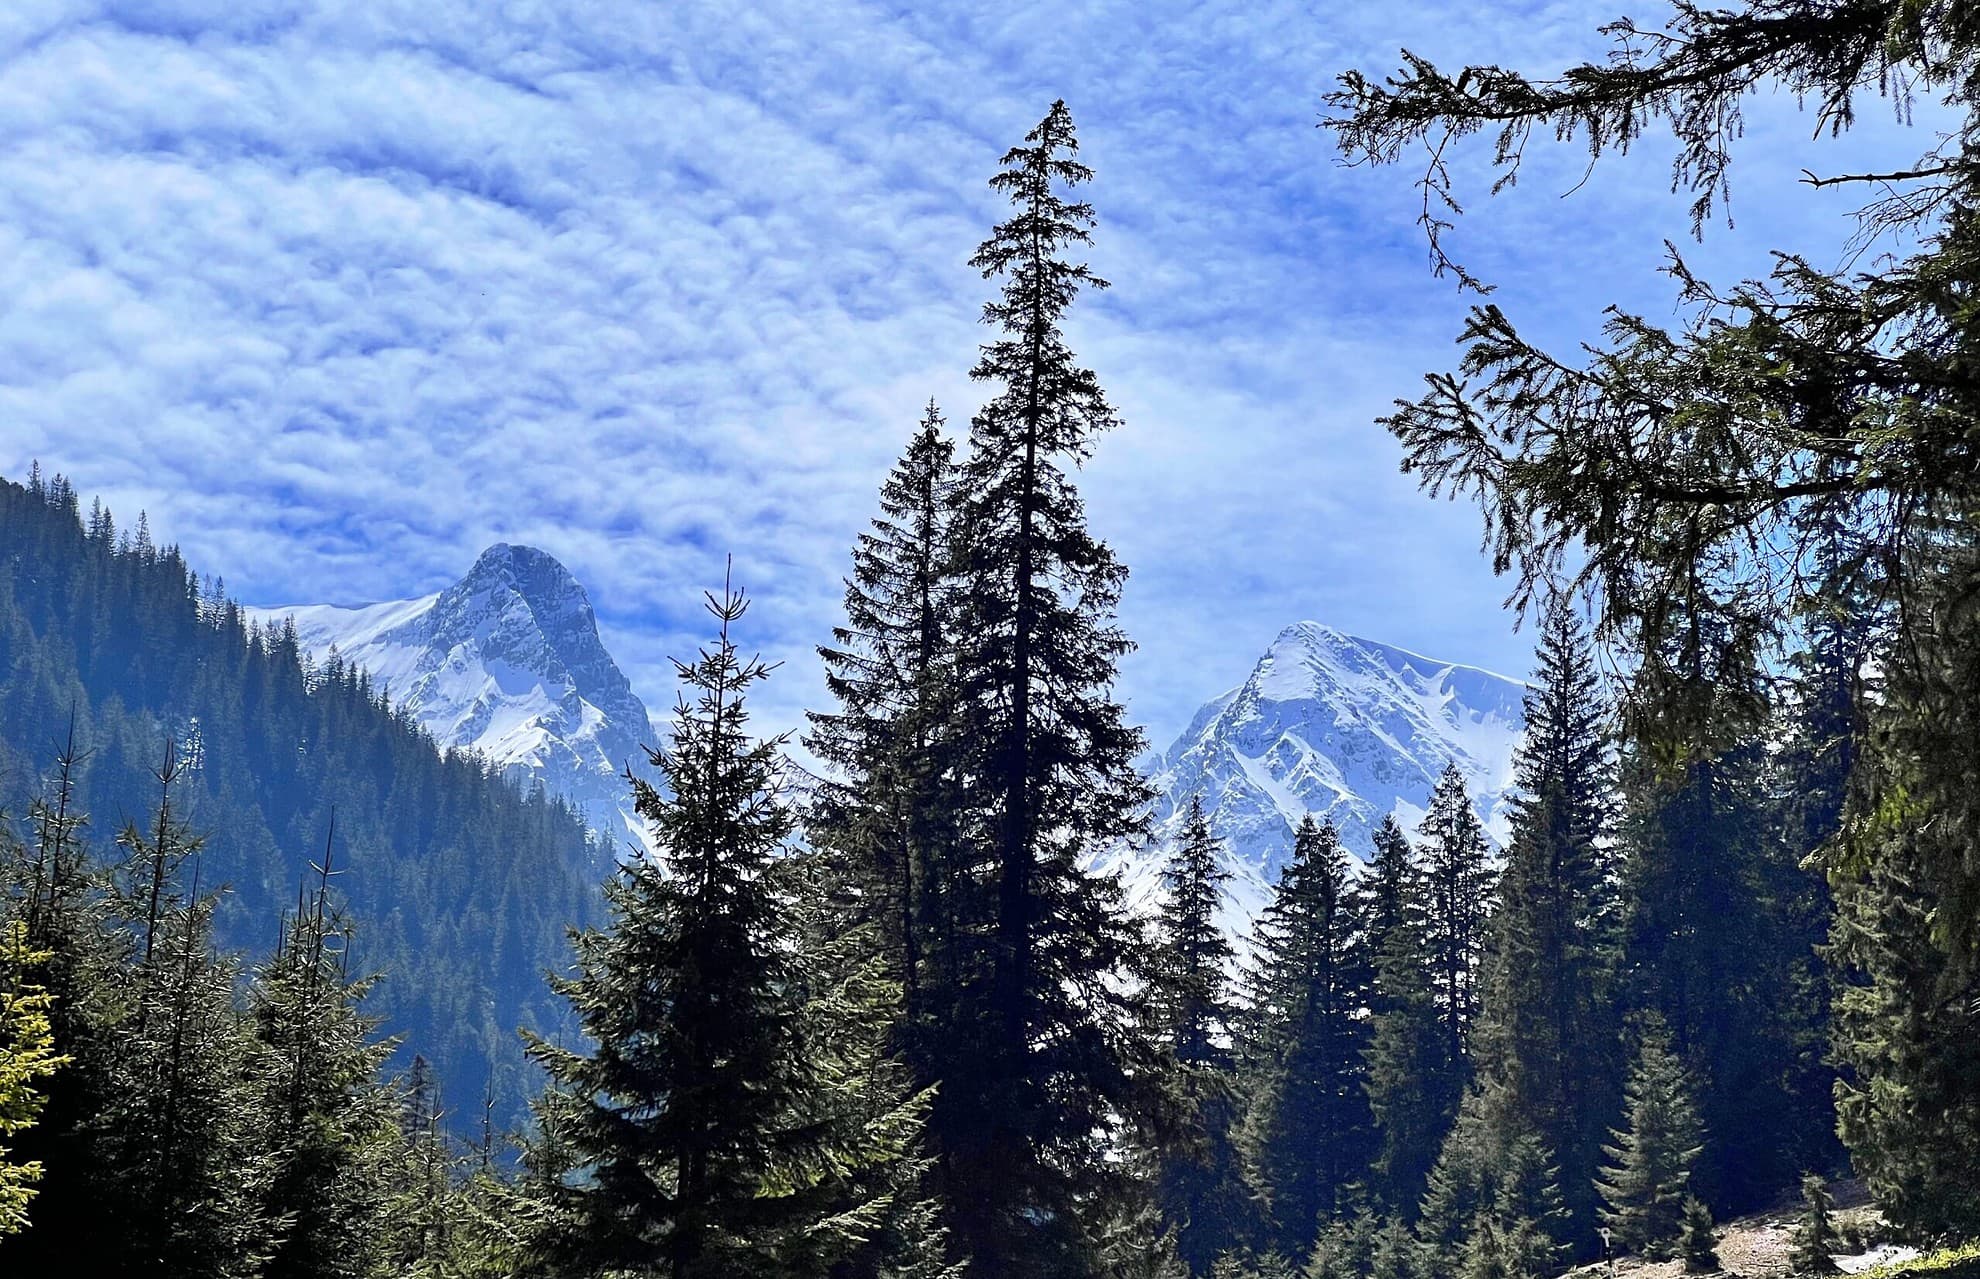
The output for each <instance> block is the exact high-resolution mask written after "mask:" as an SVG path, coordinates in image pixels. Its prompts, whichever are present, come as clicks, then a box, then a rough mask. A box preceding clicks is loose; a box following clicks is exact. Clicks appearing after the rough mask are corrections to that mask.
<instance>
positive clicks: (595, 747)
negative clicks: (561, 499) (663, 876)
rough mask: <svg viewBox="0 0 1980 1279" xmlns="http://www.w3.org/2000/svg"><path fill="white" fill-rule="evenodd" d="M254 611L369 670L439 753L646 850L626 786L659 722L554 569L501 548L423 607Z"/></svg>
mask: <svg viewBox="0 0 1980 1279" xmlns="http://www.w3.org/2000/svg"><path fill="white" fill-rule="evenodd" d="M249 612H250V614H251V615H252V616H254V617H255V618H257V619H258V620H260V621H262V622H263V623H265V624H276V625H279V624H281V623H282V622H284V621H286V620H291V619H292V620H293V621H294V623H295V627H296V638H297V642H298V643H299V644H300V645H301V646H302V647H303V649H304V650H306V651H307V652H309V653H310V654H311V656H312V657H313V658H314V659H315V660H317V661H319V662H322V661H326V660H328V659H329V657H330V655H331V654H332V653H333V652H334V653H335V654H336V655H337V656H338V657H340V658H341V659H342V660H344V661H346V662H349V663H352V664H354V665H356V666H358V667H360V668H362V669H363V670H365V671H367V672H368V673H369V674H370V676H371V678H372V679H373V681H374V682H376V683H377V684H379V685H380V686H381V687H382V688H383V690H384V691H385V692H386V694H387V696H388V697H389V698H390V699H391V701H392V702H393V703H394V704H396V705H400V706H403V707H404V708H405V709H406V710H407V711H408V712H409V713H410V714H411V715H412V716H413V718H414V719H415V720H417V721H418V722H419V723H420V724H421V725H422V726H423V727H425V728H426V729H427V731H428V732H430V733H432V734H433V737H434V739H435V740H436V741H437V742H438V743H439V744H440V745H442V746H445V747H448V748H449V749H456V750H461V749H465V750H472V751H474V752H476V753H478V754H479V755H481V756H482V757H483V758H485V759H487V760H488V761H489V762H490V763H492V764H494V765H495V766H496V767H497V768H498V769H500V770H501V771H502V773H503V774H504V775H505V776H507V777H509V778H510V779H511V780H513V781H516V782H517V783H519V784H524V785H527V784H530V783H532V782H534V781H536V780H541V781H542V782H543V784H544V785H545V787H546V788H547V789H549V790H550V791H551V792H552V793H554V794H557V795H559V796H561V797H562V798H564V799H565V800H567V801H569V802H570V803H572V804H573V805H574V806H576V807H577V808H578V810H579V811H580V812H581V813H582V814H583V815H584V818H585V820H586V822H587V824H588V825H590V826H591V828H592V829H593V830H594V831H595V832H598V833H608V834H611V835H613V836H615V837H617V836H624V837H627V838H629V839H632V840H643V832H644V829H645V827H644V823H642V822H640V821H638V820H637V818H636V817H635V815H634V814H633V813H632V811H631V803H632V800H631V795H630V791H629V788H628V787H627V786H626V784H625V781H624V778H623V777H622V775H621V774H622V772H623V770H624V769H625V768H626V767H627V766H628V764H630V763H633V762H634V761H635V760H638V759H641V758H643V755H642V752H641V743H642V742H643V741H645V740H646V739H647V736H648V734H650V733H651V731H652V727H651V717H650V715H649V714H648V712H647V709H646V705H645V703H644V702H642V701H641V700H640V698H639V695H638V694H637V693H635V692H634V691H633V688H632V684H631V682H630V681H629V680H628V679H627V678H626V676H625V674H624V672H623V671H621V670H620V669H619V667H618V665H617V663H616V662H615V661H614V660H613V659H612V656H611V654H610V653H609V652H608V651H607V650H606V648H605V645H604V641H603V640H602V638H601V637H600V636H599V634H598V625H597V617H596V614H595V613H594V612H593V610H592V607H591V601H590V598H589V596H588V595H587V594H586V593H585V590H584V587H583V586H582V585H581V584H579V582H578V581H577V579H576V578H575V577H573V576H572V575H571V573H570V571H569V570H568V569H566V568H565V567H564V565H563V564H562V563H560V562H559V561H558V560H557V559H556V558H555V557H554V556H552V555H550V554H548V553H547V552H545V551H541V550H538V549H537V548H535V547H530V546H518V545H513V544H510V543H507V542H497V543H495V544H493V545H491V546H489V547H488V548H487V549H486V550H484V551H482V553H481V554H480V555H479V556H477V557H476V559H475V562H474V564H473V566H472V567H470V568H469V570H468V571H467V573H466V574H464V575H463V576H462V577H461V578H460V580H458V581H456V582H454V583H453V584H452V585H450V586H448V587H446V588H445V589H443V590H440V591H435V592H433V593H431V594H428V595H422V596H417V597H415V598H412V599H405V600H387V601H382V602H378V603H371V604H358V605H338V604H292V605H283V606H278V607H272V608H256V609H251V610H249Z"/></svg>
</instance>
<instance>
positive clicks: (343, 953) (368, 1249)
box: [248, 822, 398, 1279]
mask: <svg viewBox="0 0 1980 1279" xmlns="http://www.w3.org/2000/svg"><path fill="white" fill-rule="evenodd" d="M335 846H336V827H335V824H334V822H333V823H332V825H331V827H330V830H329V832H328V834H327V835H326V837H325V839H324V845H323V859H322V861H321V862H316V863H312V864H311V866H312V872H313V877H314V879H315V883H314V884H312V885H308V887H307V890H306V891H303V892H299V893H298V894H297V900H296V906H295V909H294V911H293V912H292V913H291V914H290V915H289V916H288V918H287V919H286V920H285V921H284V923H283V928H282V937H281V940H280V942H279V943H278V944H277V945H276V948H275V953H274V954H273V955H271V956H270V957H269V958H268V959H267V960H266V962H264V963H262V964H261V965H260V966H259V967H258V968H257V969H256V970H255V972H254V976H253V983H252V985H251V987H250V990H249V995H248V1007H249V1019H250V1024H251V1026H252V1029H253V1033H254V1039H255V1051H254V1054H253V1058H252V1061H251V1063H250V1070H251V1078H253V1079H255V1080H257V1081H258V1082H259V1086H260V1097H259V1098H258V1100H257V1104H256V1106H255V1114H256V1115H257V1116H258V1117H259V1120H260V1125H259V1127H260V1132H259V1133H258V1134H257V1143H258V1144H259V1145H260V1146H261V1148H262V1149H264V1150H265V1151H267V1152H268V1157H269V1167H268V1169H267V1172H266V1176H265V1179H264V1180H263V1182H262V1185H261V1194H260V1208H259V1211H260V1215H261V1217H262V1219H263V1220H265V1221H267V1222H269V1223H270V1227H271V1234H272V1238H271V1240H270V1246H269V1249H268V1252H267V1255H266V1257H265V1259H264V1260H263V1263H262V1264H263V1272H262V1273H263V1274H265V1275H266V1276H268V1279H362V1277H363V1276H365V1275H368V1274H369V1273H370V1272H371V1270H372V1268H373V1266H374V1264H375V1262H376V1259H377V1256H378V1252H379V1247H380V1245H381V1243H382V1242H383V1235H384V1226H385V1221H384V1214H385V1210H386V1207H387V1205H388V1203H389V1194H388V1182H389V1169H390V1166H391V1160H392V1156H393V1154H394V1153H395V1152H394V1150H393V1146H394V1144H395V1141H396V1138H397V1136H398V1133H397V1124H396V1122H395V1121H396V1119H397V1115H396V1113H395V1111H396V1107H395V1106H394V1104H393V1098H392V1096H391V1094H390V1092H389V1091H388V1090H387V1089H386V1087H385V1086H384V1084H383V1081H382V1079H381V1077H380V1071H381V1070H382V1068H383V1067H384V1065H385V1062H386V1060H387V1059H388V1058H389V1057H390V1055H391V1052H392V1049H393V1047H394V1046H395V1045H394V1044H393V1043H392V1041H390V1040H385V1039H380V1038H378V1037H377V1034H376V1031H377V1021H376V1019H374V1018H371V1017H367V1016H365V1015H364V1013H363V1011H362V1007H361V1006H362V1004H363V1001H364V997H365V994H366V992H367V991H369V990H370V988H371V987H372V986H373V985H374V984H375V981H376V979H375V978H371V977H353V976H352V975H351V974H350V972H349V971H348V969H347V968H346V963H347V960H348V955H349V947H350V940H351V932H350V926H349V924H348V922H347V921H346V920H345V919H344V917H343V915H342V913H341V911H340V910H339V908H338V907H337V905H336V903H335V902H333V901H332V900H331V891H330V888H331V880H332V877H333V876H335V875H337V874H341V873H342V872H340V871H338V870H336V869H335V868H334V866H333V862H332V858H333V856H334V851H335Z"/></svg>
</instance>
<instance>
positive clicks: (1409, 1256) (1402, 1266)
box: [1368, 1217, 1417, 1279]
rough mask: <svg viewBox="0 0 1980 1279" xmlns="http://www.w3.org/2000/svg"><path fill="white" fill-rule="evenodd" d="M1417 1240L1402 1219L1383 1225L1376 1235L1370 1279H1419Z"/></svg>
mask: <svg viewBox="0 0 1980 1279" xmlns="http://www.w3.org/2000/svg"><path fill="white" fill-rule="evenodd" d="M1416 1253H1417V1249H1416V1238H1415V1236H1413V1235H1412V1234H1410V1232H1409V1226H1408V1224H1407V1223H1405V1222H1404V1221H1403V1219H1402V1218H1400V1217H1391V1218H1389V1219H1388V1220H1387V1221H1385V1222H1383V1223H1382V1227H1381V1229H1380V1230H1379V1231H1377V1232H1376V1235H1375V1255H1374V1257H1373V1258H1371V1259H1370V1261H1369V1263H1368V1279H1417V1269H1416Z"/></svg>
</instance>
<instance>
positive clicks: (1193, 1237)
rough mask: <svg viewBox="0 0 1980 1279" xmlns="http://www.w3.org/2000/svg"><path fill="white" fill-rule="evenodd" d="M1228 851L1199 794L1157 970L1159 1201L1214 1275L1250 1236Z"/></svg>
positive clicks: (1173, 875)
mask: <svg viewBox="0 0 1980 1279" xmlns="http://www.w3.org/2000/svg"><path fill="white" fill-rule="evenodd" d="M1219 850H1220V845H1219V843H1218V840H1217V838H1216V836H1214V835H1213V834H1212V833H1211V831H1210V821H1209V818H1208V817H1206V816H1205V815H1204V812H1203V801H1202V800H1201V799H1200V798H1198V797H1196V796H1191V797H1190V801H1189V808H1188V810H1187V812H1186V813H1185V814H1184V817H1183V825H1182V830H1181V832H1180V834H1179V835H1178V837H1177V840H1176V845H1175V848H1174V849H1173V850H1172V851H1171V853H1170V856H1169V864H1168V868H1167V871H1166V873H1165V875H1164V880H1165V882H1166V885H1167V888H1168V894H1167V896H1166V897H1165V898H1164V899H1163V902H1162V908H1161V914H1160V917H1159V919H1158V921H1157V923H1156V933H1155V952H1154V958H1153V962H1152V965H1151V971H1150V976H1151V978H1152V982H1153V986H1152V992H1151V998H1150V1003H1151V1005H1152V1012H1153V1016H1154V1028H1155V1037H1156V1040H1157V1042H1158V1044H1159V1046H1160V1047H1161V1048H1162V1049H1163V1050H1164V1061H1163V1074H1164V1082H1165V1087H1164V1093H1165V1096H1164V1101H1165V1102H1166V1103H1167V1105H1166V1107H1165V1109H1166V1111H1167V1117H1168V1122H1167V1123H1166V1124H1163V1125H1160V1126H1159V1127H1158V1138H1159V1139H1158V1141H1157V1143H1156V1151H1155V1157H1154V1163H1155V1168H1154V1182H1155V1196H1156V1203H1157V1205H1158V1206H1159V1208H1160V1210H1161V1214H1162V1223H1163V1225H1164V1227H1165V1228H1166V1229H1168V1230H1170V1231H1172V1232H1173V1233H1174V1237H1175V1248H1176V1254H1177V1256H1178V1257H1179V1258H1180V1260H1181V1261H1182V1263H1183V1264H1184V1265H1185V1266H1187V1267H1188V1268H1189V1272H1190V1273H1191V1274H1194V1275H1208V1274H1209V1273H1210V1268H1211V1266H1212V1265H1213V1264H1214V1263H1215V1261H1216V1259H1217V1258H1218V1257H1220V1256H1222V1255H1223V1254H1224V1253H1226V1252H1229V1251H1230V1250H1232V1249H1233V1248H1235V1247H1237V1246H1238V1245H1239V1244H1241V1243H1242V1242H1244V1240H1245V1239H1246V1238H1247V1237H1248V1233H1249V1232H1248V1229H1247V1227H1248V1225H1249V1216H1250V1214H1249V1207H1250V1204H1249V1194H1248V1190H1247V1187H1246V1185H1245V1181H1244V1167H1243V1159H1242V1157H1241V1154H1240V1152H1239V1148H1238V1140H1237V1135H1238V1134H1237V1129H1238V1124H1239V1120H1240V1108H1239V1100H1238V1095H1237V1087H1236V1079H1235V1075H1234V1070H1233V1067H1234V1064H1235V1063H1234V1054H1233V1052H1232V1046H1231V1035H1232V1032H1233V1029H1234V1027H1233V1024H1232V1022H1233V1008H1232V1005H1231V999H1230V991H1229V985H1230V976H1229V973H1230V966H1231V962H1232V948H1231V943H1230V941H1229V939H1228V938H1226V937H1225V935H1224V931H1223V929H1222V927H1221V926H1220V925H1219V923H1218V920H1217V916H1218V912H1219V910H1220V909H1221V907H1222V905H1223V884H1224V882H1225V881H1226V880H1228V879H1229V878H1230V872H1229V871H1228V870H1225V869H1224V867H1223V865H1222V863H1221V861H1220V859H1219V856H1218V853H1219Z"/></svg>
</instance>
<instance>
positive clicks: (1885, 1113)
mask: <svg viewBox="0 0 1980 1279" xmlns="http://www.w3.org/2000/svg"><path fill="white" fill-rule="evenodd" d="M1925 861H1926V858H1925V856H1924V855H1923V854H1922V853H1921V852H1920V851H1919V850H1917V849H1916V848H1915V846H1914V841H1912V840H1910V839H1908V838H1905V837H1902V836H1893V837H1889V839H1888V843H1887V845H1886V846H1885V847H1883V848H1881V849H1880V850H1879V853H1878V856H1877V858H1876V860H1875V861H1873V862H1871V863H1870V864H1869V865H1868V866H1867V867H1865V868H1864V869H1863V870H1862V871H1860V872H1859V874H1858V875H1857V876H1856V877H1854V878H1850V879H1845V880H1844V881H1842V882H1841V884H1840V885H1839V886H1838V889H1837V893H1836V905H1837V911H1836V916H1835V921H1834V924H1833V928H1834V933H1833V937H1834V940H1833V942H1832V943H1831V946H1830V954H1831V956H1832V962H1833V963H1835V964H1836V967H1837V970H1838V979H1839V981H1838V987H1837V993H1836V1000H1835V1038H1836V1047H1837V1055H1838V1057H1839V1058H1840V1059H1841V1060H1843V1061H1845V1062H1847V1063H1848V1064H1849V1066H1850V1067H1851V1070H1850V1071H1849V1072H1848V1073H1846V1074H1845V1075H1844V1076H1843V1079H1842V1081H1841V1083H1840V1084H1839V1086H1838V1089H1837V1094H1836V1097H1837V1100H1836V1111H1837V1120H1838V1123H1839V1126H1840V1128H1841V1131H1842V1136H1843V1140H1844V1141H1845V1142H1846V1143H1847V1144H1848V1146H1849V1148H1850V1154H1851V1159H1852V1161H1853V1163H1854V1164H1855V1166H1856V1168H1857V1169H1858V1170H1859V1171H1860V1172H1861V1174H1862V1175H1863V1178H1864V1180H1865V1182H1866V1183H1867V1184H1868V1186H1869V1188H1870V1191H1871V1193H1872V1194H1873V1195H1874V1196H1875V1197H1876V1200H1877V1203H1878V1206H1879V1207H1880V1208H1881V1209H1882V1211H1883V1212H1884V1213H1885V1214H1886V1215H1887V1217H1888V1218H1889V1219H1890V1220H1891V1221H1893V1222H1894V1223H1897V1224H1898V1225H1900V1226H1901V1227H1903V1228H1906V1229H1909V1230H1915V1231H1920V1232H1930V1231H1945V1230H1966V1229H1980V1203H1976V1201H1975V1197H1974V1195H1973V1193H1972V1170H1973V1169H1974V1168H1975V1167H1980V1093H1976V1089H1975V1087H1974V1084H1973V1081H1974V1080H1975V1079H1976V1078H1980V1035H1975V1034H1974V1033H1973V1015H1972V1011H1971V1009H1972V1003H1971V1001H1972V996H1971V994H1970V990H1969V987H1968V985H1967V984H1966V983H1965V981H1964V980H1963V979H1962V978H1961V976H1960V975H1959V974H1958V973H1957V972H1956V971H1955V970H1953V969H1952V968H1951V966H1950V965H1949V964H1948V962H1947V960H1946V956H1945V952H1944V950H1943V949H1942V948H1941V947H1940V945H1939V943H1938V941H1937V934H1936V931H1935V927H1934V926H1935V923H1936V921H1937V920H1938V918H1939V914H1938V912H1939V910H1940V907H1941V905H1942V899H1941V898H1940V896H1939V895H1938V894H1937V893H1936V892H1934V891H1933V889H1932V887H1931V883H1932V880H1931V876H1930V871H1929V870H1928V869H1927V868H1926V866H1925V864H1924V863H1925Z"/></svg>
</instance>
